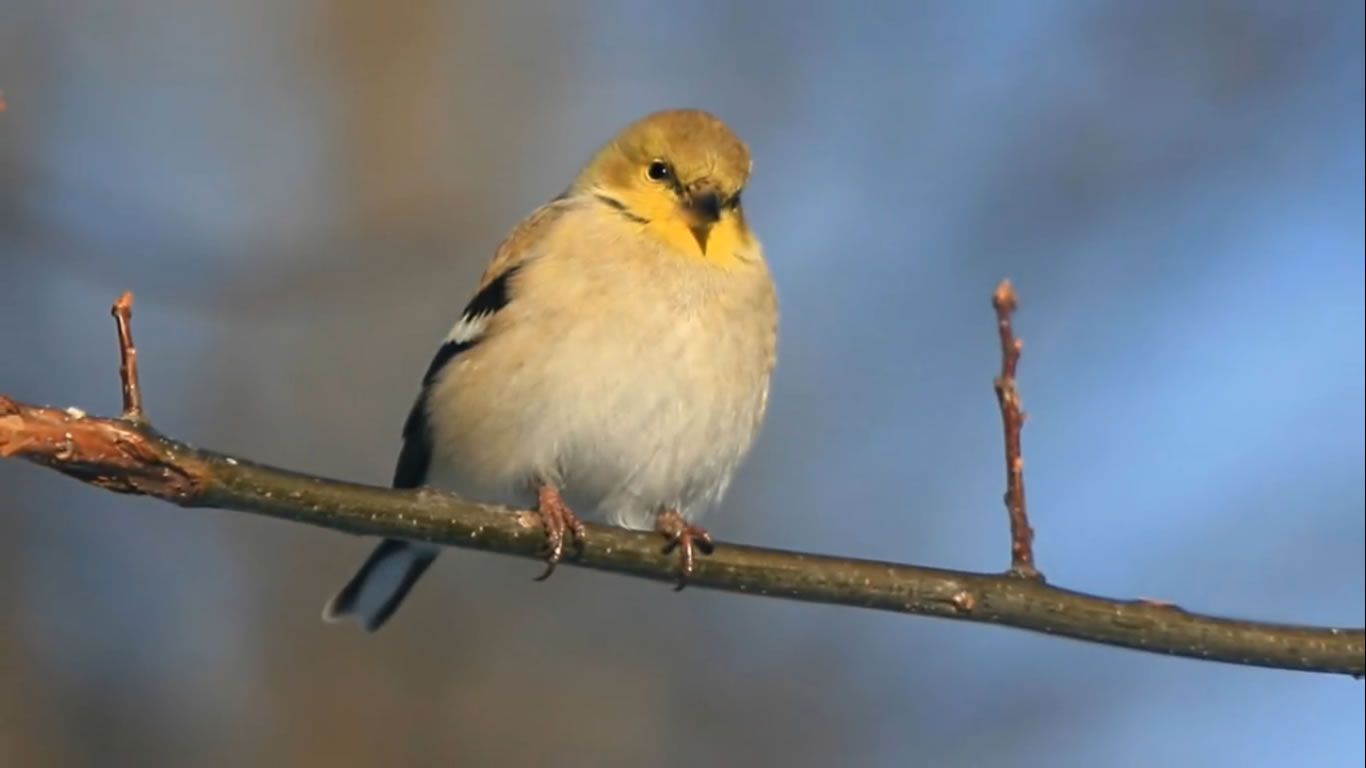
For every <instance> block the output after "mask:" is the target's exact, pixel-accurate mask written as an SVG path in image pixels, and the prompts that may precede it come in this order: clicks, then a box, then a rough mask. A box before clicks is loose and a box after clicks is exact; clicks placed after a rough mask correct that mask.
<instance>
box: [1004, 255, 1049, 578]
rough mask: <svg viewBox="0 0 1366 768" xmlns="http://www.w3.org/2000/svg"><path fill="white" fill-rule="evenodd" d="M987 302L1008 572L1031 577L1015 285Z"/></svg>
mask: <svg viewBox="0 0 1366 768" xmlns="http://www.w3.org/2000/svg"><path fill="white" fill-rule="evenodd" d="M991 305H992V306H993V307H995V308H996V331H997V334H998V335H999V336H1000V338H1001V373H1000V375H998V376H997V377H996V380H995V388H996V402H997V403H998V404H1000V406H1001V426H1002V428H1003V430H1004V432H1005V447H1006V493H1005V504H1006V512H1007V513H1008V514H1009V516H1010V573H1011V574H1012V575H1015V576H1021V577H1025V578H1032V579H1042V578H1043V574H1042V573H1040V572H1039V570H1038V569H1037V568H1035V567H1034V529H1033V528H1030V527H1029V513H1028V512H1027V511H1026V509H1025V487H1024V453H1023V451H1022V450H1021V448H1020V431H1021V429H1022V428H1023V427H1024V422H1025V413H1024V411H1023V410H1022V409H1021V408H1020V393H1019V391H1018V390H1017V389H1016V388H1015V370H1016V369H1017V368H1018V367H1019V365H1020V350H1021V349H1022V348H1023V347H1024V342H1022V341H1020V340H1019V339H1018V338H1016V337H1015V329H1014V328H1012V327H1011V324H1010V318H1011V315H1012V314H1014V312H1015V307H1016V305H1017V300H1016V297H1015V288H1014V287H1013V286H1012V285H1011V284H1010V281H1009V280H1002V281H1001V284H1000V285H998V286H996V292H995V293H993V294H992V297H991Z"/></svg>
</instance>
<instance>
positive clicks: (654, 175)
mask: <svg viewBox="0 0 1366 768" xmlns="http://www.w3.org/2000/svg"><path fill="white" fill-rule="evenodd" d="M645 175H647V176H649V177H650V180H651V181H663V180H665V179H667V178H669V177H670V176H672V175H673V171H672V169H670V168H669V164H668V163H666V162H664V161H663V160H656V161H654V162H653V163H650V167H649V168H646V169H645Z"/></svg>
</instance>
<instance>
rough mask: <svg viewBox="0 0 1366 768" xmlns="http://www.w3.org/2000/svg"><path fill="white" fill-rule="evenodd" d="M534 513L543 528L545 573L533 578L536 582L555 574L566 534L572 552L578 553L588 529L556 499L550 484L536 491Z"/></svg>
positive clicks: (561, 499) (558, 493) (558, 494)
mask: <svg viewBox="0 0 1366 768" xmlns="http://www.w3.org/2000/svg"><path fill="white" fill-rule="evenodd" d="M536 513H537V514H538V515H540V516H541V524H542V525H544V526H545V548H546V553H545V572H544V573H542V574H541V575H540V576H537V577H536V581H545V580H546V579H548V578H550V574H552V573H554V572H555V566H556V565H557V564H558V563H559V562H560V559H561V558H562V557H563V556H564V540H565V538H566V535H567V537H568V538H569V539H570V540H571V542H572V544H573V546H574V548H575V549H577V550H582V549H583V543H584V542H585V541H586V540H587V539H588V530H587V529H586V528H584V525H583V521H581V520H579V517H578V515H575V514H574V511H573V510H572V509H570V508H569V505H568V504H566V503H565V501H564V498H563V497H561V496H560V490H559V489H558V488H556V487H555V486H553V485H542V486H541V487H540V488H538V489H537V491H536Z"/></svg>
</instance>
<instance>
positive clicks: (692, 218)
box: [571, 109, 753, 266]
mask: <svg viewBox="0 0 1366 768" xmlns="http://www.w3.org/2000/svg"><path fill="white" fill-rule="evenodd" d="M749 171H750V158H749V150H748V149H747V148H746V147H745V145H744V143H743V142H742V141H740V139H739V138H738V137H737V136H736V135H735V134H734V133H732V132H731V130H730V129H729V128H727V127H726V125H725V123H722V122H721V121H720V120H718V119H717V118H715V117H713V116H712V115H710V114H708V113H706V112H702V111H701V110H696V109H676V110H668V111H665V112H656V113H655V114H652V115H648V116H646V117H644V118H642V119H641V120H639V121H637V122H635V123H633V124H631V125H629V126H627V127H626V128H625V129H624V130H623V131H622V132H621V133H619V134H617V136H616V138H614V139H612V141H611V142H609V143H608V144H607V146H605V147H603V148H602V149H601V150H599V152H598V154H597V155H595V156H594V157H593V159H592V160H591V161H590V162H589V163H588V165H587V167H585V168H584V170H583V171H582V172H581V173H580V174H579V177H578V179H577V180H576V181H575V182H574V185H573V187H571V189H572V190H573V191H574V192H576V193H588V194H595V195H598V196H599V197H600V198H602V199H603V201H604V202H606V203H607V204H608V205H611V206H612V207H614V208H617V209H619V210H620V211H621V213H622V215H624V216H627V217H628V218H630V219H632V220H633V221H636V222H638V223H639V224H640V225H641V227H642V229H643V230H644V231H645V232H646V233H647V234H649V235H651V236H653V237H656V238H659V239H660V240H662V241H664V242H666V243H668V244H669V245H671V246H673V247H674V248H676V249H677V250H679V251H680V252H682V253H685V254H689V255H695V256H697V257H698V258H702V259H705V260H706V261H708V262H711V263H714V264H717V265H719V266H724V265H728V264H733V263H736V262H740V261H746V260H748V259H749V258H750V256H749V254H750V250H751V249H752V247H753V236H752V235H751V234H750V232H749V229H748V227H746V226H745V217H744V213H743V211H742V210H741V208H740V191H741V190H742V189H743V188H744V186H745V182H746V181H747V180H748V179H749Z"/></svg>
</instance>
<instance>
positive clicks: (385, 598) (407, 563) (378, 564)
mask: <svg viewBox="0 0 1366 768" xmlns="http://www.w3.org/2000/svg"><path fill="white" fill-rule="evenodd" d="M438 552H440V549H439V548H437V547H431V546H424V545H421V544H414V543H412V542H408V541H399V540H397V539H385V540H384V541H381V542H380V543H379V546H377V547H375V551H373V552H371V553H370V557H368V558H366V560H365V564H364V565H362V566H361V567H360V570H359V571H356V575H355V576H352V577H351V580H350V581H348V582H346V586H344V587H342V589H341V591H340V592H338V593H337V596H336V597H334V598H332V599H331V600H330V601H329V602H328V603H327V605H326V606H324V607H323V621H341V620H342V619H345V618H347V617H348V616H355V617H356V618H357V619H359V620H360V622H361V624H362V626H364V627H365V629H366V630H368V631H370V632H374V631H375V630H377V629H379V628H380V627H382V626H384V622H386V621H388V620H389V617H390V616H392V615H394V611H396V610H398V606H399V605H400V604H401V603H402V602H403V598H404V597H406V596H407V595H408V590H410V589H412V588H413V585H414V584H416V583H417V580H418V579H419V578H421V577H422V574H423V572H425V571H426V570H427V567H428V566H430V565H431V564H432V561H433V560H435V559H436V556H437V553H438Z"/></svg>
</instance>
